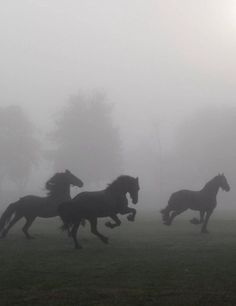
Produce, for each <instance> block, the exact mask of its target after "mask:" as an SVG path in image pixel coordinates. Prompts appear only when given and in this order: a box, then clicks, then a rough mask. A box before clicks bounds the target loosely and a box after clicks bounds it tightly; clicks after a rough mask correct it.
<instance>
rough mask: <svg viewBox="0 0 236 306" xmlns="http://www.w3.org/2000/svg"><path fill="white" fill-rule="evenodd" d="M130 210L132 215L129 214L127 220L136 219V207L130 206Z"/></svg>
mask: <svg viewBox="0 0 236 306" xmlns="http://www.w3.org/2000/svg"><path fill="white" fill-rule="evenodd" d="M128 210H129V212H131V214H130V215H128V217H127V220H129V221H134V220H135V216H136V209H134V208H130V207H128Z"/></svg>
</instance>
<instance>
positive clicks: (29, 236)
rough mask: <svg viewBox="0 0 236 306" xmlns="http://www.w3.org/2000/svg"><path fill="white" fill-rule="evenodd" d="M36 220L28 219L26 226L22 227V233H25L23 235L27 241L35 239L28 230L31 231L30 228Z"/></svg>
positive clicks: (33, 218)
mask: <svg viewBox="0 0 236 306" xmlns="http://www.w3.org/2000/svg"><path fill="white" fill-rule="evenodd" d="M34 220H35V217H26V223H25V225H24V226H23V227H22V231H23V233H24V234H25V237H26V238H27V239H33V238H34V237H33V236H31V235H30V234H29V232H28V230H29V228H30V226H31V225H32V223H33V222H34Z"/></svg>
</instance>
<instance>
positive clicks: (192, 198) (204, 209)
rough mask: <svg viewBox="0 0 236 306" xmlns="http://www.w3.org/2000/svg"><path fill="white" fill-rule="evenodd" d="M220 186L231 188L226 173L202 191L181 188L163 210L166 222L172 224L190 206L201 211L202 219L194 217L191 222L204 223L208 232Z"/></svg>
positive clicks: (203, 225)
mask: <svg viewBox="0 0 236 306" xmlns="http://www.w3.org/2000/svg"><path fill="white" fill-rule="evenodd" d="M219 188H222V189H223V190H224V191H229V190H230V186H229V184H228V182H227V179H226V177H225V176H224V174H219V175H217V176H216V177H214V178H213V179H212V180H210V181H209V182H208V183H207V184H206V185H205V186H204V187H203V189H201V190H200V191H191V190H180V191H177V192H175V193H173V194H172V195H171V197H170V199H169V202H168V205H167V207H166V208H164V209H163V210H162V211H161V213H162V217H163V222H164V224H166V225H171V223H172V221H173V219H174V218H175V217H176V216H178V215H179V214H181V213H182V212H184V211H185V210H187V209H189V208H190V209H192V210H197V211H199V212H200V220H198V219H196V218H194V219H192V220H191V221H190V222H191V223H193V224H202V228H201V231H202V233H207V232H208V231H207V223H208V221H209V218H210V216H211V214H212V212H213V210H214V209H215V207H216V205H217V202H216V196H217V193H218V191H219ZM170 213H171V214H170Z"/></svg>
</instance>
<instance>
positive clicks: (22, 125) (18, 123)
mask: <svg viewBox="0 0 236 306" xmlns="http://www.w3.org/2000/svg"><path fill="white" fill-rule="evenodd" d="M0 143H1V150H0V187H1V185H2V183H3V181H4V180H5V179H9V180H11V181H12V182H14V183H15V184H16V185H17V187H18V188H19V189H20V188H22V187H23V186H24V185H25V184H26V182H27V180H28V178H29V175H30V172H31V170H32V166H33V165H35V164H36V162H37V161H38V159H39V142H38V141H37V140H36V138H35V137H34V127H33V125H32V123H31V122H30V120H29V119H28V117H27V116H26V114H25V113H24V111H23V110H22V109H21V107H20V106H10V107H6V108H0Z"/></svg>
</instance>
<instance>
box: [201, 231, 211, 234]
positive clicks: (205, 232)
mask: <svg viewBox="0 0 236 306" xmlns="http://www.w3.org/2000/svg"><path fill="white" fill-rule="evenodd" d="M201 233H202V234H209V232H208V230H202V231H201Z"/></svg>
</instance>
